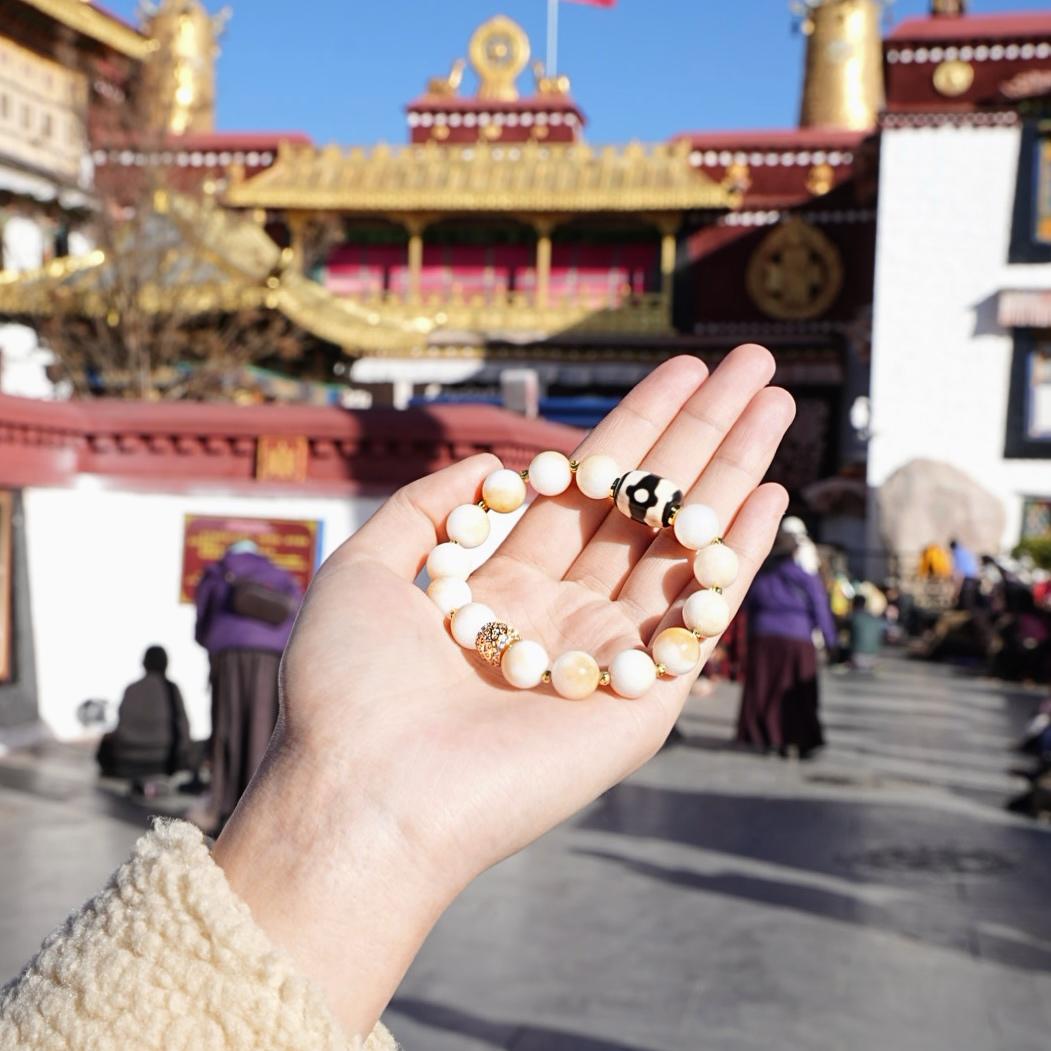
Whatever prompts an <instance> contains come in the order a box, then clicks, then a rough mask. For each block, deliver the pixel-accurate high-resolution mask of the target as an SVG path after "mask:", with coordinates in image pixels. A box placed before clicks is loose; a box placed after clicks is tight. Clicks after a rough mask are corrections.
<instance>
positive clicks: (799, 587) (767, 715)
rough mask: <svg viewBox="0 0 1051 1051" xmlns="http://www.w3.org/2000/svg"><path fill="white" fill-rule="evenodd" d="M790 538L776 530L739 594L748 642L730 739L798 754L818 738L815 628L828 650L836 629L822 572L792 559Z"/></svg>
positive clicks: (818, 741)
mask: <svg viewBox="0 0 1051 1051" xmlns="http://www.w3.org/2000/svg"><path fill="white" fill-rule="evenodd" d="M797 543H798V541H797V538H796V536H795V535H794V534H793V533H791V532H788V531H785V530H782V532H781V533H780V534H779V536H778V540H777V542H776V544H775V546H774V550H773V553H772V554H771V556H770V558H769V559H768V560H767V562H766V563H765V565H764V566H763V567H762V569H760V571H759V573H758V575H757V576H756V578H755V580H754V581H753V583H752V587H751V590H750V591H749V592H748V597H747V598H746V599H745V603H744V609H745V611H746V615H747V624H748V647H747V656H746V662H745V674H744V690H743V692H742V695H741V710H740V712H739V714H738V719H737V740H738V741H740V742H742V743H744V744H749V745H753V746H755V747H757V748H763V749H768V748H772V749H776V750H777V751H778V752H780V753H781V755H787V754H788V753H789V751H790V750H794V751H798V753H799V755H800V756H804V757H805V756H807V755H809V754H810V753H811V752H813V751H814V749H815V748H819V747H821V745H823V744H824V743H825V738H824V734H823V732H822V729H821V720H820V718H819V717H818V676H817V649H816V647H815V645H814V634H815V632H819V633H820V635H821V636H822V637H823V638H824V641H825V645H826V646H827V647H828V648H829V649H830V650H831V649H832V648H833V647H834V646H835V644H836V628H835V623H834V622H833V620H832V611H831V609H830V608H829V603H828V596H827V595H826V594H825V589H824V588H823V587H822V584H821V578H820V577H819V576H818V575H817V574H814V573H808V572H807V571H806V570H805V569H803V568H801V567H800V566H799V565H797V563H796V561H795V558H794V556H795V553H796V546H797Z"/></svg>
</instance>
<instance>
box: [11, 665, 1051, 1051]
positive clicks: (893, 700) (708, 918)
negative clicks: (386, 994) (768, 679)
mask: <svg viewBox="0 0 1051 1051" xmlns="http://www.w3.org/2000/svg"><path fill="white" fill-rule="evenodd" d="M1040 696H1041V694H1040V692H1038V691H1035V690H1031V689H1029V690H1027V689H1025V688H1021V687H1012V686H1006V685H1003V684H996V683H990V682H987V681H983V680H979V679H976V678H973V677H971V676H969V675H966V674H964V673H961V672H959V671H956V670H953V669H948V668H944V667H932V666H927V665H919V664H911V663H907V662H905V661H903V660H899V659H889V660H887V661H885V662H884V664H883V666H882V668H881V669H880V671H879V673H878V674H877V676H876V677H875V678H873V679H864V678H858V677H855V676H853V675H851V674H843V675H840V674H828V675H826V680H825V694H824V713H825V718H826V722H827V728H828V731H829V737H830V747H829V748H828V749H827V750H826V751H825V753H824V754H822V755H821V756H820V757H819V758H818V759H816V760H815V761H812V762H808V763H800V762H796V761H791V760H790V761H782V760H779V759H776V758H770V759H764V758H761V757H758V756H755V755H752V754H745V753H741V752H739V751H737V750H735V749H733V748H730V747H728V746H727V745H726V743H725V742H726V740H727V738H728V736H729V734H730V728H731V725H732V717H733V712H734V708H735V704H736V691H735V690H734V689H733V688H731V687H720V689H719V690H718V691H717V693H716V695H715V696H714V697H709V698H703V699H702V698H694V699H692V700H691V702H690V705H689V708H688V710H687V713H686V715H685V716H684V717H683V719H682V721H681V723H680V726H681V728H682V730H683V731H684V732H685V734H686V735H687V738H688V740H687V743H685V744H683V745H679V746H676V747H674V748H670V749H667V750H665V751H664V752H662V753H661V755H660V756H658V757H657V758H656V759H655V760H654V761H653V762H652V763H650V764H649V765H648V766H647V767H646V768H645V769H644V770H642V771H641V772H640V773H639V774H637V775H636V776H635V777H633V778H632V779H631V780H630V781H629V782H627V783H626V784H624V785H622V786H620V787H619V788H616V789H614V790H613V791H611V792H609V793H608V794H607V795H606V796H605V797H604V798H602V799H600V800H599V801H597V802H596V803H595V804H593V805H592V806H591V807H590V808H588V809H587V810H586V811H585V812H584V813H582V814H581V815H579V816H578V817H577V818H576V819H575V820H573V821H571V822H569V823H568V824H566V825H565V826H563V827H561V828H559V829H557V830H555V831H554V832H552V833H551V834H550V835H548V836H547V837H545V838H544V839H543V840H541V841H540V842H539V843H537V844H535V845H534V846H533V847H532V848H531V849H529V850H527V851H525V852H524V853H522V854H520V855H518V856H516V857H514V858H512V859H510V860H509V861H507V862H505V863H503V864H502V865H500V866H498V867H497V868H496V869H494V870H492V871H491V872H489V873H487V874H486V875H485V876H483V877H482V878H481V879H480V880H478V881H477V882H476V883H475V884H474V885H473V886H472V887H471V888H470V889H469V890H468V892H467V893H466V894H465V895H464V896H463V897H462V898H461V899H460V900H459V901H458V902H457V903H456V904H455V905H454V906H453V908H452V909H451V910H450V911H449V912H448V913H447V914H446V916H445V917H444V918H443V919H442V920H441V922H440V923H439V925H438V927H437V928H436V929H435V931H434V933H433V935H432V937H431V938H430V940H429V941H428V942H427V944H426V946H425V947H424V949H423V951H422V953H421V954H420V956H419V958H418V959H417V961H416V963H415V964H414V966H413V968H412V970H411V971H410V972H409V975H408V976H407V978H406V980H405V982H404V984H403V986H402V989H401V990H400V992H399V994H398V996H397V998H396V999H395V1001H394V1003H393V1004H392V1005H391V1007H390V1009H389V1011H388V1013H387V1016H386V1018H387V1021H388V1023H389V1025H390V1026H391V1028H392V1029H393V1030H394V1032H395V1035H396V1036H397V1037H398V1038H399V1039H400V1040H401V1041H402V1043H403V1044H404V1045H405V1048H406V1051H483V1049H492V1048H506V1049H513V1051H571V1049H572V1051H709V1049H711V1051H745V1049H747V1051H760V1049H762V1051H768V1049H772V1048H779V1049H781V1048H787V1049H796V1048H799V1049H806V1051H810V1049H815V1051H817V1049H828V1051H845V1049H850V1051H885V1049H894V1051H913V1049H915V1051H920V1049H931V1051H934V1049H938V1051H942V1049H949V1048H952V1049H954V1051H956V1049H963V1051H986V1049H988V1051H993V1049H996V1051H1029V1049H1033V1051H1036V1049H1041V1051H1045V1049H1046V1048H1048V1047H1049V1046H1051V908H1049V907H1048V906H1049V897H1051V830H1049V829H1048V828H1045V827H1044V826H1042V825H1039V824H1036V823H1033V822H1030V821H1027V820H1025V819H1022V818H1017V817H1014V816H1011V815H1009V814H1007V813H1006V812H1005V811H1004V809H1003V803H1004V801H1005V800H1006V799H1007V798H1008V797H1010V796H1011V795H1013V794H1015V793H1016V792H1018V791H1019V790H1020V789H1021V788H1022V787H1024V783H1023V782H1022V781H1020V780H1019V779H1018V778H1017V777H1015V776H1012V775H1011V774H1010V772H1009V771H1010V768H1011V767H1012V766H1013V765H1015V764H1016V762H1017V760H1016V759H1015V757H1013V756H1012V755H1011V754H1010V752H1009V746H1010V744H1011V742H1012V741H1013V740H1014V739H1015V738H1016V737H1017V734H1018V731H1019V730H1020V728H1021V727H1022V726H1023V725H1024V723H1025V722H1026V721H1027V719H1028V717H1029V715H1030V714H1031V712H1032V710H1033V709H1034V707H1035V706H1036V704H1037V702H1038V700H1039V698H1040ZM89 769H90V768H89V766H88V764H87V763H86V756H85V754H84V753H83V751H81V750H78V749H73V748H69V747H67V748H55V747H52V748H49V749H46V750H45V751H44V752H43V754H41V755H35V756H33V755H27V754H25V753H12V754H9V755H7V756H6V757H3V758H0V881H2V886H3V889H4V893H3V896H2V898H0V980H6V978H7V977H9V976H10V975H13V974H14V973H15V972H16V971H17V969H18V966H19V965H20V963H21V962H22V961H23V960H24V959H25V958H26V957H27V956H28V955H29V954H30V953H31V952H32V951H33V949H34V948H35V946H36V944H37V942H38V941H39V939H40V938H41V937H42V936H43V935H44V934H45V933H46V932H47V931H48V929H49V928H51V927H52V926H54V925H55V924H56V923H58V922H59V921H60V920H61V919H62V917H63V915H64V913H65V912H66V911H67V909H69V908H70V907H72V906H73V905H75V904H76V903H77V902H78V901H79V900H80V899H82V898H84V897H85V896H87V895H88V894H90V893H91V892H92V891H93V890H94V889H95V888H96V887H97V886H98V885H99V884H100V883H101V882H102V881H103V879H104V878H105V876H106V875H107V873H108V872H109V871H110V870H111V869H112V868H113V867H114V866H115V865H116V864H117V863H119V861H120V860H121V859H122V858H123V856H124V855H125V853H126V852H127V851H128V849H129V847H130V846H131V843H132V842H133V840H134V838H135V836H136V835H137V834H138V831H139V830H140V829H141V827H142V826H143V824H144V821H145V811H143V810H141V809H139V808H138V807H136V806H134V805H132V804H131V803H129V802H128V801H126V800H123V799H121V798H118V797H116V796H114V795H112V794H110V793H106V792H102V791H99V790H98V789H97V788H96V787H94V786H93V785H92V784H91V783H90V779H89V776H88V773H89Z"/></svg>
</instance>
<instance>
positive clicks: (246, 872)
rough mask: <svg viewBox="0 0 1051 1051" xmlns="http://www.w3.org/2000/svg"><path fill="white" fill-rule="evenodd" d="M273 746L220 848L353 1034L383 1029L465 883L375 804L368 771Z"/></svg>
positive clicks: (236, 884)
mask: <svg viewBox="0 0 1051 1051" xmlns="http://www.w3.org/2000/svg"><path fill="white" fill-rule="evenodd" d="M335 765H336V764H334V763H332V761H331V759H330V760H328V761H326V762H324V763H321V762H316V761H314V760H313V758H312V757H311V756H310V755H308V754H304V753H303V752H302V751H300V750H297V749H295V748H292V747H290V746H287V745H282V746H278V747H273V748H272V749H271V752H270V753H269V754H268V756H267V759H266V761H265V762H264V765H263V767H262V768H261V769H260V771H259V773H258V774H257V775H256V777H255V779H254V780H253V782H252V785H251V786H250V788H249V790H248V792H247V793H246V795H245V797H244V799H243V800H242V801H241V803H240V804H239V806H238V808H237V810H236V812H235V813H234V815H233V817H231V819H230V821H229V822H228V824H227V826H226V828H225V829H224V830H223V833H222V835H221V836H220V837H219V840H218V842H217V843H216V845H215V850H214V853H213V856H214V858H215V861H216V863H217V864H218V865H219V866H220V867H221V868H222V869H223V870H224V872H225V873H226V876H227V879H228V880H229V882H230V885H231V886H232V888H233V889H234V891H235V892H236V893H237V894H238V895H239V896H240V897H241V898H242V899H243V900H244V901H245V902H246V904H247V905H248V906H249V908H250V910H251V912H252V915H253V918H254V919H255V921H256V922H257V923H258V924H259V926H260V927H261V928H262V929H263V930H264V931H265V932H266V933H267V935H268V936H269V937H270V939H271V940H272V941H273V942H274V944H275V945H276V946H277V947H278V948H280V949H283V950H284V951H286V952H287V953H288V954H289V955H290V956H291V957H292V959H293V960H294V961H295V963H296V964H297V966H298V968H299V969H300V971H301V972H302V973H303V974H304V975H305V976H306V977H307V978H309V979H311V980H312V981H313V982H314V984H315V985H317V986H318V987H320V988H321V989H322V991H323V992H324V993H325V994H326V996H327V998H328V1002H329V1005H330V1007H331V1008H332V1010H333V1013H334V1014H335V1015H336V1017H337V1018H338V1019H339V1021H340V1022H341V1023H342V1025H343V1027H344V1028H345V1030H346V1031H347V1032H348V1033H349V1034H352V1035H354V1034H356V1035H360V1036H365V1035H367V1034H368V1032H369V1031H370V1030H371V1029H372V1026H373V1025H374V1024H375V1022H376V1020H377V1019H378V1018H379V1016H380V1014H381V1013H382V1011H383V1009H384V1008H385V1007H386V1005H387V1003H388V1001H389V1000H390V998H391V996H392V995H393V994H394V991H395V990H396V988H397V986H398V983H399V982H400V981H401V978H402V977H403V975H404V973H405V971H406V970H407V969H408V966H409V964H410V963H411V962H412V959H413V957H414V956H415V955H416V953H417V951H418V950H419V948H420V946H421V945H422V943H423V941H424V939H425V938H426V936H427V934H428V932H429V931H430V929H431V927H432V926H433V925H434V923H435V922H436V921H437V919H438V917H439V916H440V915H441V913H442V912H443V911H444V909H445V908H446V907H447V906H448V904H449V903H450V902H451V901H452V899H453V898H454V897H455V896H456V893H457V892H458V890H459V889H460V888H459V887H458V886H454V885H452V884H451V883H450V882H449V881H448V880H445V879H443V878H441V873H440V871H439V870H438V867H437V866H432V865H431V864H430V863H429V860H428V858H429V855H428V852H427V851H426V850H425V849H423V847H422V845H420V844H419V843H417V842H415V838H414V836H413V835H412V833H411V830H409V831H407V830H406V826H405V824H404V823H403V822H400V821H398V820H397V819H396V816H395V815H393V814H391V813H389V812H386V811H385V810H384V809H382V808H381V806H380V805H379V804H377V803H376V802H375V797H374V795H373V794H372V793H370V791H369V779H368V773H367V772H366V771H363V770H355V771H353V772H352V773H348V775H347V776H346V777H345V778H344V779H341V780H340V781H336V780H334V779H333V776H332V774H331V772H330V771H331V770H332V768H333V767H334V766H335Z"/></svg>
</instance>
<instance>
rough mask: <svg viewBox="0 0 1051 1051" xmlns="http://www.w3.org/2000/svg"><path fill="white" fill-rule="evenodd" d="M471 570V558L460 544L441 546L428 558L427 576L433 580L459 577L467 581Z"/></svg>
mask: <svg viewBox="0 0 1051 1051" xmlns="http://www.w3.org/2000/svg"><path fill="white" fill-rule="evenodd" d="M470 569H471V561H470V558H469V556H468V554H467V552H466V551H464V549H463V548H462V547H460V545H459V544H453V543H451V542H449V543H445V544H439V545H438V546H437V547H436V548H435V549H434V550H433V551H432V552H431V553H430V554H429V555H428V556H427V575H428V576H429V577H430V578H431V580H438V579H440V578H441V577H459V578H460V579H461V580H465V579H466V578H467V574H468V573H469V572H470Z"/></svg>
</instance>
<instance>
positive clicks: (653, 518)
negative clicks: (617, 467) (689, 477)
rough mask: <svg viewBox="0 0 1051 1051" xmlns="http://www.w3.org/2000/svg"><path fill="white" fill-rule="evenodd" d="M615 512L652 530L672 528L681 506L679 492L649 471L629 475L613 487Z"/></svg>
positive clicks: (666, 481)
mask: <svg viewBox="0 0 1051 1051" xmlns="http://www.w3.org/2000/svg"><path fill="white" fill-rule="evenodd" d="M613 500H614V502H615V503H616V505H617V510H618V511H620V513H621V514H622V515H627V517H628V518H633V519H634V520H635V521H636V522H644V523H645V524H646V525H648V526H652V527H653V528H654V529H661V528H663V527H664V526H669V525H671V521H672V518H673V517H674V511H675V509H676V508H677V507H679V506H680V505H681V504H682V490H681V489H679V487H678V486H677V485H676V484H675V483H674V482H669V481H668V479H667V478H661V477H660V475H656V474H650V473H649V472H648V471H628V473H627V474H625V475H623V476H622V477H620V478H618V479H617V481H616V483H615V484H614V486H613Z"/></svg>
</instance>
